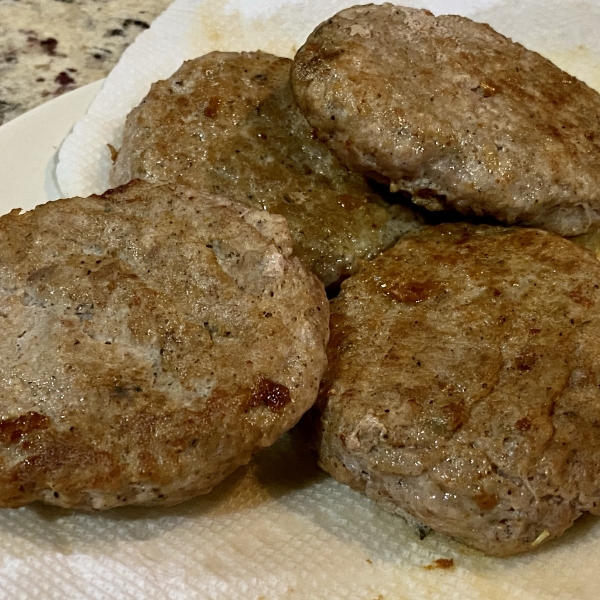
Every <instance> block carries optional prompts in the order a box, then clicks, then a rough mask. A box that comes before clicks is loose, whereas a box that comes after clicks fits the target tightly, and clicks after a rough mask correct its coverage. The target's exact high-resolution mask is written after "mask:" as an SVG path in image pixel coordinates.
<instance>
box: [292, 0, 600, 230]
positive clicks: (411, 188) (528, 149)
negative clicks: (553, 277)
mask: <svg viewBox="0 0 600 600" xmlns="http://www.w3.org/2000/svg"><path fill="white" fill-rule="evenodd" d="M291 78H292V86H293V90H294V94H295V96H296V99H297V100H298V104H299V106H300V109H301V110H302V112H303V114H304V115H305V116H306V118H307V119H308V121H309V123H310V124H311V125H312V126H313V127H315V130H316V132H317V135H318V136H319V138H320V139H322V140H324V141H325V142H326V143H327V144H328V146H329V147H330V149H331V150H332V152H333V153H334V154H335V155H336V156H337V157H338V158H339V159H340V160H341V161H342V162H343V163H344V164H345V165H346V166H347V167H348V168H349V169H352V170H356V171H357V172H359V173H363V174H366V175H369V176H371V177H374V178H376V179H378V180H380V181H382V182H385V183H389V184H390V185H391V187H392V189H395V190H405V191H407V192H410V193H411V194H413V200H414V202H416V203H417V204H419V205H421V206H424V207H426V208H427V209H429V210H435V211H437V210H442V209H455V210H457V211H459V212H460V213H463V214H465V215H478V216H482V215H489V216H493V217H495V218H496V219H499V220H501V221H502V222H505V223H508V224H514V223H521V224H525V225H529V226H535V227H542V228H544V229H548V230H551V231H554V232H557V233H560V234H562V235H576V234H580V233H584V232H586V231H587V230H589V228H590V227H592V226H593V225H597V224H599V223H600V95H598V93H596V92H595V91H594V90H592V89H591V88H589V87H588V86H587V85H585V84H584V83H582V82H581V81H578V80H577V79H575V78H574V77H571V76H570V75H568V74H567V73H565V72H563V71H561V70H560V69H559V68H557V67H556V66H554V65H553V64H552V63H551V62H550V61H548V60H546V59H545V58H543V57H541V56H540V55H539V54H536V53H535V52H531V51H529V50H527V49H525V48H524V47H523V46H521V45H520V44H517V43H513V42H512V41H511V40H509V39H508V38H506V37H504V36H502V35H500V34H499V33H497V32H496V31H494V30H493V29H492V28H491V27H489V26H488V25H484V24H482V23H475V22H473V21H471V20H469V19H466V18H463V17H459V16H452V15H445V16H440V17H434V16H433V15H432V14H431V13H430V12H428V11H425V10H417V9H412V8H403V7H400V6H393V5H391V4H384V5H381V6H374V5H367V6H357V7H354V8H349V9H347V10H344V11H342V12H340V13H338V14H337V15H335V16H334V17H332V18H331V19H329V20H328V21H326V22H324V23H323V24H321V25H320V26H319V27H317V29H315V31H314V32H313V33H312V34H311V35H310V36H309V38H308V40H307V41H306V43H305V45H304V46H303V47H302V48H301V49H300V50H299V51H298V53H297V55H296V58H295V61H294V66H293V68H292V75H291Z"/></svg>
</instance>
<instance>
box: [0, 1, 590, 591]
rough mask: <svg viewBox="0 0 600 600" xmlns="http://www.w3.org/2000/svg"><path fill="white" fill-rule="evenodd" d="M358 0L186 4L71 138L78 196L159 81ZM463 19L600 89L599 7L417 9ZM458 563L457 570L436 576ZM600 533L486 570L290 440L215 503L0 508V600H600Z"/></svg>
mask: <svg viewBox="0 0 600 600" xmlns="http://www.w3.org/2000/svg"><path fill="white" fill-rule="evenodd" d="M351 3H352V2H351V1H348V0H319V1H318V2H317V1H315V0H287V1H286V0H264V1H261V2H259V1H255V2H252V1H248V0H246V1H244V0H230V1H223V0H176V1H175V2H174V3H173V5H172V6H171V7H170V8H169V9H168V10H167V11H166V12H165V13H164V14H163V15H162V16H161V17H159V18H158V19H157V20H156V21H155V23H154V24H153V26H152V27H151V28H150V29H149V30H148V31H146V32H144V33H143V34H142V35H140V36H139V38H138V40H137V41H136V43H134V44H133V45H132V46H131V47H130V48H129V49H128V51H127V52H126V53H125V55H124V56H123V58H122V60H121V62H120V63H119V64H118V65H117V66H116V67H115V69H114V70H113V72H112V73H111V74H110V75H109V77H108V79H107V81H106V84H105V86H104V88H103V90H102V91H101V92H100V94H99V95H98V97H97V98H96V100H95V101H94V102H93V104H92V106H91V107H90V110H89V112H88V114H87V115H86V116H85V117H84V118H83V119H81V120H80V121H79V122H78V123H77V125H76V127H75V129H74V132H73V133H72V134H71V135H70V136H69V137H68V138H67V140H66V141H65V143H64V145H63V147H62V149H61V153H60V163H59V166H58V173H57V175H58V180H59V183H60V186H61V188H62V190H63V192H64V194H65V196H71V195H86V194H89V193H92V192H101V191H103V190H104V189H106V188H107V187H108V183H107V181H108V180H107V174H108V169H109V167H110V153H109V152H108V149H107V147H106V144H107V143H111V144H112V145H114V146H116V147H118V146H119V144H120V132H121V128H122V125H123V121H124V119H125V116H126V114H127V113H128V112H129V110H130V109H131V108H133V107H134V106H135V105H136V104H137V103H138V102H139V101H140V100H141V99H142V97H143V96H144V95H145V93H146V92H147V90H148V88H149V86H150V83H151V82H152V81H154V80H156V79H159V78H165V77H167V76H169V75H170V74H171V73H172V72H173V71H174V70H175V69H176V68H177V67H178V66H179V65H180V64H181V62H182V61H183V60H185V59H188V58H192V57H194V56H198V55H201V54H203V53H206V52H208V51H211V50H216V49H218V50H254V49H259V48H260V49H262V50H265V51H269V52H273V53H276V54H280V55H285V56H293V54H294V52H295V50H296V49H297V48H298V47H299V45H301V44H302V42H303V41H304V39H305V37H306V35H307V34H308V33H309V32H310V31H311V30H312V29H313V28H314V27H315V26H316V25H317V24H318V23H319V22H320V21H321V20H323V19H324V18H326V17H328V16H329V15H331V14H333V13H334V12H336V11H337V10H339V9H340V8H343V7H344V6H347V5H350V4H351ZM405 4H407V5H411V6H418V7H426V8H429V9H431V10H433V11H434V12H435V13H438V14H439V13H459V14H463V15H465V16H469V17H471V18H474V19H476V20H480V21H485V22H489V23H491V24H492V25H493V26H494V27H496V29H498V30H500V31H501V32H502V33H504V34H506V35H509V36H511V37H512V38H513V39H515V40H517V41H520V42H522V43H524V44H526V45H527V46H528V47H530V48H532V49H535V50H537V51H539V52H541V53H542V54H544V55H545V56H547V57H549V58H551V59H552V60H554V61H555V62H556V63H557V64H559V65H560V66H561V67H563V68H565V69H566V70H568V71H570V72H571V73H573V74H575V75H577V76H579V77H580V78H582V79H584V80H585V81H587V82H588V83H589V84H590V85H592V86H594V87H596V88H600V66H599V65H600V60H598V59H599V58H600V36H597V34H596V32H597V30H598V26H599V25H600V3H599V2H597V0H588V1H584V0H569V1H568V2H565V1H564V0H560V1H559V0H528V1H524V0H522V1H518V0H514V1H509V0H479V1H477V0H432V1H429V2H427V1H422V2H419V1H413V2H410V1H407V2H405ZM439 558H446V559H448V558H452V559H453V561H454V567H453V568H451V569H437V568H431V569H430V568H427V567H430V566H432V565H435V564H436V563H435V561H436V559H439ZM598 562H600V521H598V520H597V519H595V518H593V517H589V516H586V517H584V518H582V519H580V521H579V522H578V523H577V524H576V525H575V527H573V528H572V529H571V530H570V531H568V532H567V533H566V534H565V535H564V536H563V537H562V538H560V539H559V540H556V541H553V542H550V543H548V544H547V545H544V546H542V547H541V548H540V549H539V550H538V551H537V552H535V553H532V554H530V555H525V556H518V557H513V558H510V559H494V558H488V557H483V556H481V555H480V554H478V553H476V552H473V551H470V550H468V549H466V548H465V547H463V546H461V545H459V544H457V543H454V542H452V541H450V540H448V539H446V538H443V537H442V536H439V535H436V534H432V535H430V536H428V537H427V538H426V539H425V540H423V541H419V539H418V538H417V537H416V536H415V534H414V533H413V531H412V530H411V529H410V528H409V527H408V526H407V525H406V524H405V523H404V521H402V520H401V519H400V518H397V517H394V516H392V515H388V514H387V513H385V512H383V511H382V510H380V509H378V508H377V507H376V506H374V505H373V504H372V503H371V502H370V501H369V500H367V499H366V498H364V497H362V496H360V495H359V494H357V493H355V492H352V491H351V490H349V489H348V488H346V487H344V486H341V485H339V484H337V483H336V482H334V481H333V480H332V479H330V478H329V477H327V476H326V475H325V474H323V473H321V472H320V471H319V470H318V469H317V468H316V467H315V465H314V458H313V457H312V456H310V454H308V453H306V452H302V451H300V452H299V451H298V450H297V448H296V449H295V448H294V446H293V444H292V443H291V442H290V438H289V437H288V436H285V437H284V439H282V440H281V441H280V442H279V443H278V444H277V445H276V446H275V447H274V448H271V449H268V450H266V451H264V452H263V453H261V454H260V455H259V456H258V457H257V459H256V460H255V462H254V463H253V464H252V465H250V466H249V467H247V468H245V469H242V470H241V471H239V472H238V473H236V474H235V475H234V476H232V477H231V478H230V479H229V480H228V481H226V482H225V483H224V484H222V485H221V486H220V487H219V488H218V489H217V490H215V492H214V493H212V494H210V495H209V496H207V497H204V498H198V499H196V500H194V501H191V502H188V503H186V504H184V505H181V506H178V507H173V508H169V509H118V510H115V511H113V512H110V513H106V514H91V515H89V514H78V513H71V512H68V511H63V510H58V509H54V508H47V507H42V506H35V507H28V508H24V509H20V510H14V511H10V510H9V511H0V600H4V599H6V600H9V599H10V600H13V599H14V598H27V599H29V598H44V599H46V598H48V599H51V598H61V599H62V598H94V599H95V598H98V599H111V600H112V599H117V598H118V599H124V600H125V599H130V598H131V599H133V598H135V599H138V598H169V599H180V598H181V599H189V598H202V599H210V600H212V599H215V600H217V599H218V600H221V599H244V600H246V599H248V600H259V599H263V600H272V599H273V600H276V599H290V600H293V599H302V600H304V599H309V598H315V599H321V598H325V599H328V600H336V599H338V598H339V599H346V598H347V599H349V600H350V599H351V600H363V599H364V600H397V599H407V600H409V599H410V600H419V599H431V600H433V599H438V598H441V597H444V598H447V599H449V600H452V599H457V600H458V599H461V600H462V599H481V600H495V599H498V600H504V599H505V598H510V599H511V600H513V599H514V600H520V599H523V600H525V599H551V598H552V599H560V600H569V599H573V600H575V599H577V600H581V599H583V600H585V599H590V600H596V599H597V598H600V571H599V570H598V568H597V564H598Z"/></svg>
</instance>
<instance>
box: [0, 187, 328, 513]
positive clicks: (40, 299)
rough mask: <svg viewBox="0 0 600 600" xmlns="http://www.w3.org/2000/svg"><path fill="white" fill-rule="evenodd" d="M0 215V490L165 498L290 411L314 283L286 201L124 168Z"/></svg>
mask: <svg viewBox="0 0 600 600" xmlns="http://www.w3.org/2000/svg"><path fill="white" fill-rule="evenodd" d="M18 213H19V211H18V210H16V211H13V212H11V213H10V214H9V215H6V216H4V217H2V218H0V257H1V263H2V268H1V270H0V314H1V315H2V339H1V340H0V367H1V370H2V378H1V380H0V506H3V507H13V506H20V505H23V504H26V503H29V502H32V501H34V500H43V501H45V502H48V503H51V504H56V505H59V506H65V507H71V508H87V509H89V508H92V509H105V508H110V507H113V506H123V505H126V504H144V505H150V504H173V503H176V502H180V501H182V500H186V499H187V498H190V497H193V496H195V495H197V494H203V493H207V492H209V491H210V490H211V489H212V488H213V486H215V485H216V484H217V483H219V482H220V481H221V480H222V479H224V478H225V477H226V476H227V475H229V474H230V473H231V472H232V471H234V470H235V469H236V468H237V467H238V466H239V465H242V464H245V463H247V462H248V461H249V460H250V457H251V455H252V454H253V453H254V452H256V451H258V450H259V449H261V448H263V447H265V446H268V445H270V444H271V443H273V442H274V441H275V440H276V439H277V438H278V437H279V436H280V435H281V434H282V433H283V432H284V431H286V430H287V429H289V428H290V427H291V426H293V425H294V424H295V423H296V421H297V420H298V419H299V418H300V416H301V415H302V414H303V413H304V412H305V411H306V410H307V409H308V408H309V407H310V406H311V404H312V403H313V402H314V399H315V398H316V394H317V390H318V385H319V381H320V379H321V376H322V374H323V371H324V369H325V365H326V358H325V345H326V343H327V339H328V332H329V329H328V305H327V300H326V297H325V293H324V290H323V285H322V284H321V282H319V281H318V280H317V279H316V277H314V276H313V275H312V274H310V273H307V271H306V270H305V269H304V267H303V266H302V264H301V262H300V261H299V260H298V259H297V258H295V257H292V256H291V240H290V238H289V232H288V231H287V226H286V224H285V220H284V219H283V217H280V216H274V215H270V214H268V213H267V212H264V211H253V210H249V209H247V208H246V207H244V206H242V205H239V204H237V203H234V202H231V201H229V200H225V199H223V198H219V197H214V196H209V195H207V194H203V193H199V192H194V191H192V190H190V189H188V188H182V187H176V186H169V185H156V184H154V185H152V184H145V183H142V182H133V183H131V184H129V185H127V186H124V187H122V188H120V189H118V190H114V191H109V192H107V193H105V194H104V195H102V196H91V197H89V198H85V199H82V198H73V199H70V200H59V201H56V202H51V203H48V204H45V205H43V206H39V207H38V208H36V209H35V210H33V211H31V212H27V213H24V214H18Z"/></svg>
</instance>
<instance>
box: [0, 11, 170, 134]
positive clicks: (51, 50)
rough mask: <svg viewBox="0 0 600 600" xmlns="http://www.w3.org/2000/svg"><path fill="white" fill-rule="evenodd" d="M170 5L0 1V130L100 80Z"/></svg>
mask: <svg viewBox="0 0 600 600" xmlns="http://www.w3.org/2000/svg"><path fill="white" fill-rule="evenodd" d="M170 3H171V0H0V125H1V124H2V123H5V122H7V121H9V120H11V119H14V118H15V117H17V116H19V115H20V114H22V113H24V112H26V111H28V110H30V109H31V108H34V107H35V106H37V105H38V104H41V103H42V102H45V101H47V100H50V99H52V98H54V97H56V96H59V95H61V94H63V93H65V92H68V91H70V90H73V89H75V88H77V87H80V86H82V85H85V84H86V83H90V82H92V81H96V80H97V79H101V78H103V77H105V76H106V75H107V73H108V72H109V71H110V69H112V67H113V66H114V65H115V63H116V62H117V60H118V59H119V57H120V56H121V54H122V53H123V51H124V50H125V48H126V47H127V46H128V45H129V44H131V42H133V40H134V39H135V37H136V36H137V34H138V33H140V31H142V30H143V29H147V28H148V27H149V26H150V23H151V22H152V21H153V20H154V19H155V18H156V17H157V16H158V15H159V14H160V13H161V12H162V11H163V10H164V9H165V8H166V7H167V6H168V5H169V4H170Z"/></svg>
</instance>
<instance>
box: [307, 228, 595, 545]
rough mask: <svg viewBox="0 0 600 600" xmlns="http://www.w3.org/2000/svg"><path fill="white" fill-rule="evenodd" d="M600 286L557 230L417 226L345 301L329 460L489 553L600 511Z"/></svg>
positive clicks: (369, 488)
mask: <svg viewBox="0 0 600 600" xmlns="http://www.w3.org/2000/svg"><path fill="white" fill-rule="evenodd" d="M598 282H600V263H598V261H597V260H596V259H595V258H594V257H593V256H592V255H591V254H589V253H588V252H587V251H586V250H583V249H581V248H579V247H577V246H575V245H574V244H572V243H571V242H569V241H567V240H565V239H563V238H560V237H559V236H556V235H554V234H551V233H548V232H544V231H540V230H535V229H521V228H502V227H491V226H472V225H465V224H454V225H440V226H437V227H426V228H423V229H421V230H419V232H415V233H414V234H413V233H411V234H408V235H407V236H405V237H404V238H403V239H402V240H401V241H400V242H398V244H397V245H396V246H395V247H394V248H392V249H390V250H388V251H386V252H385V253H383V255H382V256H380V257H379V258H377V259H375V260H374V261H372V262H370V263H367V264H365V266H364V268H363V269H362V270H361V271H360V272H359V273H358V274H357V275H354V276H352V277H351V278H349V279H348V280H347V281H346V282H345V283H344V284H343V285H342V291H341V294H340V295H339V296H338V298H336V299H335V300H334V301H332V304H331V311H332V313H331V342H330V345H329V349H328V356H329V361H330V365H329V368H328V371H327V373H326V375H325V377H324V380H323V384H322V389H321V393H320V397H319V400H318V401H317V405H316V406H317V407H318V410H319V412H320V421H317V423H318V425H317V431H318V435H319V438H320V441H319V458H320V464H321V465H322V467H323V468H324V469H325V470H326V471H328V472H329V473H331V474H332V475H333V476H334V477H335V478H336V479H338V480H339V481H341V482H343V483H346V484H349V485H351V486H352V487H354V488H356V489H358V490H360V491H362V492H364V493H365V494H366V495H367V496H368V497H370V498H372V499H373V500H375V501H377V502H378V503H379V504H380V505H381V506H383V507H384V508H387V509H388V510H391V511H395V512H397V513H399V514H402V515H408V516H410V517H412V518H413V519H416V520H417V521H419V522H421V523H423V524H425V525H426V526H428V527H431V528H433V529H434V530H436V531H439V532H442V533H445V534H448V535H450V536H453V537H455V538H457V539H458V540H461V541H462V542H464V543H466V544H468V545H470V546H473V547H475V548H478V549H480V550H482V551H484V552H486V553H488V554H494V555H508V554H512V553H516V552H523V551H527V550H531V549H534V548H535V547H536V546H537V545H538V544H539V543H540V541H542V540H544V539H551V538H553V537H555V536H557V535H559V534H561V533H562V532H563V531H564V530H565V529H567V528H568V527H569V526H570V525H571V524H572V523H573V521H574V520H575V519H576V518H577V517H578V516H579V515H581V514H582V513H583V512H585V511H591V512H593V513H595V514H599V513H600V427H599V423H600V341H599V340H600V288H599V284H598Z"/></svg>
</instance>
